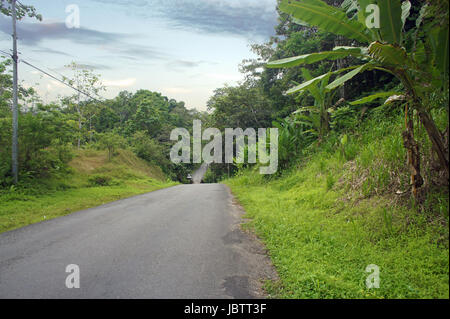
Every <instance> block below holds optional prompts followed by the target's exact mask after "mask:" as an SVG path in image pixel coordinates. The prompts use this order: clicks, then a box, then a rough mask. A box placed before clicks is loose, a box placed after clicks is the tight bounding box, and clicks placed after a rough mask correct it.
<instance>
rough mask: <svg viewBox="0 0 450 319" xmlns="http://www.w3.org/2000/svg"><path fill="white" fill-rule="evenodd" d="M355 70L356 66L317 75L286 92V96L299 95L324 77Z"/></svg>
mask: <svg viewBox="0 0 450 319" xmlns="http://www.w3.org/2000/svg"><path fill="white" fill-rule="evenodd" d="M355 68H356V66H349V67H347V68H343V69H339V70H336V71H333V72H327V73H324V74H322V75H319V76H318V77H315V78H314V79H311V80H309V81H306V82H303V83H302V84H300V85H297V86H295V87H293V88H292V89H290V90H288V91H286V94H293V93H299V92H301V91H304V90H308V89H309V88H310V87H311V86H315V85H316V84H317V83H318V82H320V81H322V80H323V79H325V78H326V77H330V76H331V75H333V74H339V73H341V72H345V71H348V70H352V69H355ZM327 89H328V87H327Z"/></svg>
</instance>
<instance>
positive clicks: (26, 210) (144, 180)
mask: <svg viewBox="0 0 450 319" xmlns="http://www.w3.org/2000/svg"><path fill="white" fill-rule="evenodd" d="M69 166H70V171H71V173H69V174H64V175H63V176H62V177H60V178H58V179H55V178H53V179H48V180H39V181H36V182H35V184H34V186H33V187H31V186H27V187H24V188H17V189H16V190H14V188H12V189H11V190H7V191H6V190H5V191H3V192H0V233H1V232H4V231H8V230H12V229H15V228H19V227H23V226H26V225H29V224H33V223H37V222H41V221H43V220H48V219H52V218H55V217H60V216H64V215H67V214H70V213H72V212H75V211H78V210H82V209H86V208H89V207H95V206H98V205H101V204H104V203H107V202H111V201H115V200H118V199H122V198H126V197H130V196H133V195H138V194H143V193H147V192H151V191H154V190H157V189H161V188H165V187H169V186H173V185H175V184H176V183H174V182H170V181H167V180H166V178H165V176H164V174H163V173H162V171H161V170H160V169H159V167H155V166H152V165H149V164H147V163H146V162H145V161H143V160H141V159H139V158H137V157H136V156H135V155H134V154H133V153H132V152H130V151H125V150H119V151H118V153H117V154H116V156H114V157H113V158H112V159H111V160H110V161H109V160H108V155H107V152H106V151H95V150H81V151H76V156H75V158H74V159H73V160H72V161H71V162H70V163H69Z"/></svg>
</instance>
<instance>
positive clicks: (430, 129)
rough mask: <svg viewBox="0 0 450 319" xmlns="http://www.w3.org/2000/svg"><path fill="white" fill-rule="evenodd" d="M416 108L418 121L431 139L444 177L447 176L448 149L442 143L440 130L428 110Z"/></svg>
mask: <svg viewBox="0 0 450 319" xmlns="http://www.w3.org/2000/svg"><path fill="white" fill-rule="evenodd" d="M416 109H417V110H418V114H419V118H420V121H421V122H422V124H423V126H424V127H425V130H426V131H427V134H428V137H429V139H430V141H431V144H432V147H433V150H434V151H435V153H436V155H437V156H438V159H439V162H440V164H441V168H442V170H444V171H445V173H446V178H448V177H449V167H448V151H447V150H446V147H445V145H444V139H443V137H442V134H441V132H440V131H439V129H438V128H437V127H436V124H435V123H434V121H433V120H432V119H431V117H430V115H429V114H428V112H426V111H425V110H423V109H422V108H416Z"/></svg>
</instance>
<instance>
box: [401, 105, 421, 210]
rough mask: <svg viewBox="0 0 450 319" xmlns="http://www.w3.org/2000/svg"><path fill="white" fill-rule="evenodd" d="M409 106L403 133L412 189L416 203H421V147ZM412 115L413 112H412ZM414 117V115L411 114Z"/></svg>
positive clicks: (406, 108) (406, 109)
mask: <svg viewBox="0 0 450 319" xmlns="http://www.w3.org/2000/svg"><path fill="white" fill-rule="evenodd" d="M409 113H410V110H409V109H408V105H406V107H405V126H406V130H405V131H404V132H403V145H404V146H405V148H406V150H407V154H408V165H409V169H410V172H411V187H412V194H413V196H414V199H415V201H416V203H420V201H421V200H420V198H421V196H420V191H419V189H420V187H422V185H423V178H422V175H421V174H420V152H419V145H418V144H417V142H416V140H415V139H414V118H413V116H410V114H409ZM411 113H412V112H411ZM411 115H412V114H411Z"/></svg>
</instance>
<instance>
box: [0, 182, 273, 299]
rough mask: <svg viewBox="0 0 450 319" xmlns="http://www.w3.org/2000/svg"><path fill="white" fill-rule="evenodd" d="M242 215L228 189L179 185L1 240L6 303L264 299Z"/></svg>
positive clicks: (259, 254)
mask: <svg viewBox="0 0 450 319" xmlns="http://www.w3.org/2000/svg"><path fill="white" fill-rule="evenodd" d="M241 214H242V211H240V209H239V208H238V207H237V206H236V205H234V204H233V198H232V196H231V195H230V193H229V190H228V188H227V187H226V186H224V185H220V184H199V185H179V186H175V187H172V188H168V189H163V190H159V191H155V192H152V193H148V194H145V195H140V196H136V197H132V198H128V199H124V200H120V201H116V202H113V203H109V204H106V205H103V206H100V207H97V208H92V209H88V210H84V211H80V212H77V213H73V214H71V215H68V216H65V217H61V218H57V219H53V220H50V221H45V222H42V223H38V224H34V225H30V226H27V227H24V228H21V229H18V230H14V231H10V232H6V233H3V234H0V298H258V297H264V295H263V294H262V292H261V280H263V279H265V278H273V276H274V273H273V269H272V267H271V265H270V262H269V260H268V257H267V256H266V254H265V252H264V249H263V247H262V246H261V244H260V243H259V242H258V241H256V240H255V239H254V238H253V237H252V235H249V234H247V233H244V232H242V231H241V229H240V227H239V224H240V223H241ZM71 264H75V265H77V266H78V267H79V275H80V276H79V279H80V280H79V282H80V288H71V289H69V288H67V286H66V279H67V277H68V276H72V275H73V273H66V267H67V266H68V265H71Z"/></svg>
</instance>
